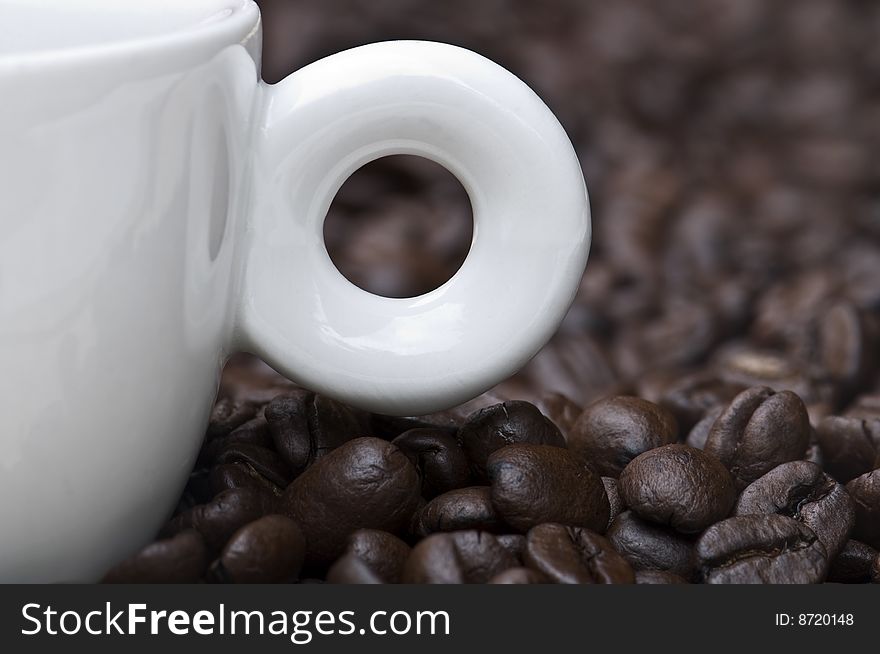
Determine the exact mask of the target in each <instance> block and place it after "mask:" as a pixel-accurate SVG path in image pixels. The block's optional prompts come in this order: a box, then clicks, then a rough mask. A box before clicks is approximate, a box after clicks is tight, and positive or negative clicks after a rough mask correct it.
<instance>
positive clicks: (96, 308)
mask: <svg viewBox="0 0 880 654" xmlns="http://www.w3.org/2000/svg"><path fill="white" fill-rule="evenodd" d="M82 4H83V9H82V11H83V12H85V13H88V11H89V10H88V7H87V5H88V4H89V3H82ZM141 4H143V5H144V6H145V7H146V5H147V3H146V2H144V3H141ZM181 4H185V3H181ZM196 5H200V6H201V5H203V9H204V12H202V14H197V13H193V11H192V7H191V6H190V8H189V9H187V11H186V12H183V13H181V15H180V16H179V17H178V18H179V19H180V22H181V24H180V25H178V26H175V27H174V28H173V29H171V28H170V26H169V27H168V28H167V29H166V27H165V26H164V25H158V26H155V30H156V31H157V33H159V32H162V33H163V35H162V36H156V35H153V34H139V35H134V36H132V38H130V39H126V38H125V33H124V32H125V30H126V29H131V28H133V27H135V26H132V25H129V24H128V23H120V24H119V25H114V24H113V21H114V20H116V19H115V18H114V17H113V15H112V14H108V15H106V16H104V17H103V18H102V20H104V21H105V23H107V24H104V25H101V26H99V27H100V28H101V29H103V30H105V32H106V33H107V35H109V36H112V35H113V34H114V33H115V32H117V31H118V32H119V33H120V34H121V38H122V40H119V41H112V42H106V43H103V42H102V43H97V44H94V43H92V44H83V45H76V44H75V45H74V47H71V48H69V49H65V50H62V51H59V52H58V53H52V52H35V53H28V52H25V53H23V54H22V55H21V56H15V55H13V56H11V57H3V54H4V53H3V52H2V45H0V98H2V101H0V450H2V452H3V454H2V456H0V498H3V499H2V501H0V524H2V525H5V527H4V529H3V537H2V539H0V581H7V582H9V581H84V580H94V579H96V578H97V577H99V576H100V575H101V573H102V572H103V571H104V570H105V569H106V567H107V566H108V565H109V564H111V563H113V562H114V561H115V560H118V559H119V558H121V557H122V556H125V555H126V554H128V553H129V552H130V551H131V550H133V549H135V548H137V547H138V546H140V545H141V544H143V543H144V542H146V541H147V540H149V539H150V538H151V537H152V536H153V535H154V534H155V532H156V530H157V529H158V528H159V526H160V525H161V524H162V522H163V521H164V520H165V519H166V518H167V517H168V510H169V507H172V506H173V505H174V502H175V499H176V498H177V497H178V496H179V494H180V492H181V491H182V489H183V486H184V484H185V482H186V479H187V475H188V473H189V472H190V470H191V468H192V465H193V463H194V460H195V457H196V454H197V452H198V448H199V445H200V442H201V439H202V436H203V433H204V426H205V424H206V422H207V417H208V413H209V411H210V408H211V404H212V401H213V398H214V394H215V392H216V388H217V383H218V379H219V373H220V369H221V366H222V363H223V360H224V357H225V356H226V352H225V348H226V344H227V343H228V342H229V335H230V334H229V331H230V329H231V327H230V325H231V317H230V313H231V311H232V309H231V306H232V302H231V298H232V296H233V294H234V293H235V286H236V274H235V270H234V265H233V261H234V243H235V241H236V239H235V237H234V234H235V231H236V229H237V224H236V223H237V220H236V217H237V216H238V215H239V212H238V211H237V208H238V207H239V206H240V205H242V204H244V203H245V202H246V195H247V184H246V178H247V170H246V169H247V161H248V157H247V153H248V152H249V150H250V141H251V131H252V121H251V120H250V117H251V116H252V113H253V107H254V106H255V104H256V103H255V101H254V98H255V94H256V93H257V92H258V80H259V64H258V62H259V56H260V38H261V35H260V31H259V15H258V12H257V10H256V7H255V6H254V5H253V4H252V3H249V2H235V1H231V0H230V1H229V2H219V1H216V0H214V1H211V0H199V2H197V3H196ZM59 6H65V5H64V4H63V3H59ZM23 7H26V4H25V3H21V4H18V3H16V2H12V3H11V4H8V5H4V3H3V2H2V1H0V21H5V24H6V25H9V24H10V23H9V22H8V21H16V20H22V21H24V22H23V24H22V25H21V29H22V30H25V31H26V30H28V29H34V26H33V25H32V24H29V23H28V21H29V20H31V19H32V17H30V16H28V15H26V14H24V13H21V16H19V15H18V13H17V12H19V10H21V9H22V8H23ZM230 7H231V8H230ZM225 9H229V12H231V14H223V15H216V12H218V11H221V10H225ZM144 11H147V10H146V9H145V10H144ZM154 13H155V12H154ZM172 13H173V11H172ZM144 15H145V16H146V15H149V14H148V13H147V14H144ZM93 16H94V13H93V14H92V17H93ZM120 17H124V20H125V21H129V22H130V21H133V20H134V21H136V20H137V12H134V13H133V14H132V13H131V12H129V13H125V12H122V13H120ZM89 18H91V17H90V16H83V15H80V16H78V17H77V16H72V17H71V19H72V20H74V22H75V21H76V20H80V21H86V20H88V19H89ZM119 20H123V18H119ZM206 20H207V22H206ZM212 21H220V22H221V23H222V25H220V26H219V27H218V25H219V23H218V24H214V23H213V22H212ZM147 26H148V27H150V25H149V23H148V21H147ZM71 29H72V30H74V31H75V30H76V29H77V27H76V25H73V26H71ZM138 29H140V27H138ZM144 29H146V28H144ZM163 30H164V31H163ZM165 31H167V32H168V33H167V34H164V32H165Z"/></svg>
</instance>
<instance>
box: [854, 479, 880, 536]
mask: <svg viewBox="0 0 880 654" xmlns="http://www.w3.org/2000/svg"><path fill="white" fill-rule="evenodd" d="M846 492H847V493H849V495H850V497H852V499H853V504H854V505H855V510H856V525H855V528H854V529H853V533H852V537H853V538H856V539H858V540H860V541H863V542H865V543H867V544H868V545H870V546H871V547H873V548H874V549H880V468H877V469H876V470H872V471H871V472H866V473H865V474H863V475H860V476H859V477H856V478H855V479H853V480H852V481H850V482H849V483H848V484H847V485H846Z"/></svg>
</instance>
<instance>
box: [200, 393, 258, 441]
mask: <svg viewBox="0 0 880 654" xmlns="http://www.w3.org/2000/svg"><path fill="white" fill-rule="evenodd" d="M258 409H259V405H258V404H257V403H256V402H254V401H252V400H246V399H235V398H231V397H221V398H220V399H219V400H217V402H216V403H215V404H214V408H213V409H212V410H211V418H210V421H209V422H208V433H207V439H208V440H211V439H214V438H220V437H222V436H226V435H227V434H229V433H230V432H231V431H232V430H233V429H235V428H236V427H239V426H241V425H243V424H244V423H246V422H247V421H248V420H252V419H253V418H255V417H256V415H257V410H258Z"/></svg>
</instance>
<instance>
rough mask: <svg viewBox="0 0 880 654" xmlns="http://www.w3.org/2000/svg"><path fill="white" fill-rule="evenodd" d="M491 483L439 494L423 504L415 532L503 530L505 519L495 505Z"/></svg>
mask: <svg viewBox="0 0 880 654" xmlns="http://www.w3.org/2000/svg"><path fill="white" fill-rule="evenodd" d="M490 494H491V493H490V488H489V487H488V486H471V487H469V488H458V489H456V490H451V491H449V492H448V493H444V494H443V495H438V496H437V497H435V498H434V499H433V500H431V501H430V502H428V503H427V504H426V505H425V506H424V507H422V508H421V509H420V510H419V512H418V515H417V516H416V519H415V532H416V534H417V535H419V536H427V535H428V534H433V533H434V532H437V531H458V530H461V529H476V530H478V531H488V532H492V533H500V532H502V531H504V529H505V524H504V521H503V520H502V519H501V518H500V517H499V516H498V513H497V512H496V511H495V507H494V506H492V500H491V497H490Z"/></svg>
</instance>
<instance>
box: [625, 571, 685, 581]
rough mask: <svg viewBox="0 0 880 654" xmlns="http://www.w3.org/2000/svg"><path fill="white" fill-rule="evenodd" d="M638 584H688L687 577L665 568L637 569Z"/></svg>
mask: <svg viewBox="0 0 880 654" xmlns="http://www.w3.org/2000/svg"><path fill="white" fill-rule="evenodd" d="M636 583H637V584H686V583H688V580H687V579H684V578H683V577H679V576H678V575H677V574H675V573H673V572H666V571H664V570H636Z"/></svg>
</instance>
